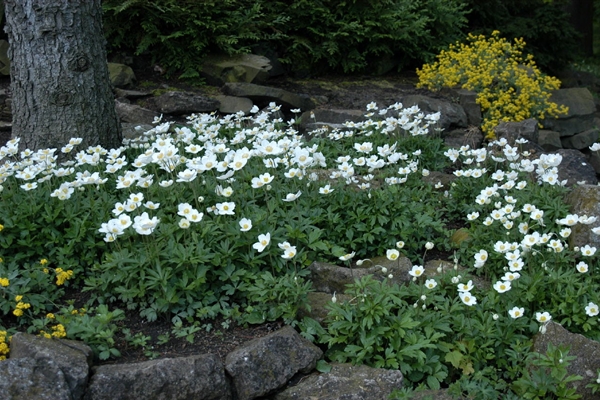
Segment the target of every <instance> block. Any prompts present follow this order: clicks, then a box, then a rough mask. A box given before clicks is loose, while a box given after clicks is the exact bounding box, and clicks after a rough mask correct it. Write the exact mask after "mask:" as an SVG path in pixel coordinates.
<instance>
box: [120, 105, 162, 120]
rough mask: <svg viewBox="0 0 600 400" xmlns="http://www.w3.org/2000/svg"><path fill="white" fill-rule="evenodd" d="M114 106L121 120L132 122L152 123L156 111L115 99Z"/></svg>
mask: <svg viewBox="0 0 600 400" xmlns="http://www.w3.org/2000/svg"><path fill="white" fill-rule="evenodd" d="M115 107H116V109H117V115H118V116H119V119H120V120H121V122H129V123H132V124H148V125H149V124H152V122H153V121H154V118H155V117H156V116H157V113H156V112H154V111H152V110H149V109H147V108H143V107H140V106H137V105H135V104H127V103H121V102H120V101H115Z"/></svg>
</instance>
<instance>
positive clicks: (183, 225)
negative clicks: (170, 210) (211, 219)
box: [179, 218, 191, 229]
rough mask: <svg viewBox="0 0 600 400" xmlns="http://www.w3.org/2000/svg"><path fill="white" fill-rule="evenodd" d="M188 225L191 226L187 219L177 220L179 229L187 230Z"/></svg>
mask: <svg viewBox="0 0 600 400" xmlns="http://www.w3.org/2000/svg"><path fill="white" fill-rule="evenodd" d="M190 225H191V224H190V221H189V220H188V219H187V218H181V219H180V220H179V227H180V228H181V229H187V228H189V227H190Z"/></svg>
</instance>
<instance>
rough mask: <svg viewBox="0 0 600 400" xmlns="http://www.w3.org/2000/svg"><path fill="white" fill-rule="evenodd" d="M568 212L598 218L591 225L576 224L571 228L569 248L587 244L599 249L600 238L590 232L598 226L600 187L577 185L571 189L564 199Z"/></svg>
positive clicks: (599, 224) (599, 220) (599, 222)
mask: <svg viewBox="0 0 600 400" xmlns="http://www.w3.org/2000/svg"><path fill="white" fill-rule="evenodd" d="M566 202H567V204H569V205H570V206H571V207H570V212H572V213H574V214H577V215H587V216H590V217H596V218H598V221H597V222H596V223H593V224H591V225H586V224H577V225H574V226H572V227H571V236H569V240H570V245H571V246H573V247H574V246H579V247H581V246H584V245H586V244H589V245H590V246H594V247H596V248H600V236H599V235H596V234H595V233H593V232H592V228H595V227H597V226H600V187H599V186H597V185H579V186H577V187H575V188H573V191H572V192H571V193H569V195H568V196H567V199H566Z"/></svg>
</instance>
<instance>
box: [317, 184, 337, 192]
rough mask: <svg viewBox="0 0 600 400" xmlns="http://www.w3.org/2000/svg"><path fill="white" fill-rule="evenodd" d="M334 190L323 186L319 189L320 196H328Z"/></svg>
mask: <svg viewBox="0 0 600 400" xmlns="http://www.w3.org/2000/svg"><path fill="white" fill-rule="evenodd" d="M334 190H335V189H332V188H331V186H330V185H325V186H323V187H322V188H319V193H320V194H329V193H331V192H333V191H334Z"/></svg>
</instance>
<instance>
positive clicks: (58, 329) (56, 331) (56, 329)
mask: <svg viewBox="0 0 600 400" xmlns="http://www.w3.org/2000/svg"><path fill="white" fill-rule="evenodd" d="M51 329H52V332H51V333H48V332H46V331H43V330H42V331H40V335H42V336H43V337H45V338H47V339H51V338H57V339H60V338H64V337H66V336H67V331H66V330H65V327H64V326H63V324H57V325H54V326H53V327H51Z"/></svg>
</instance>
